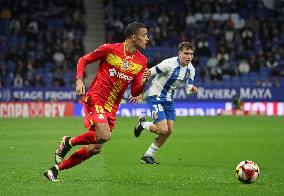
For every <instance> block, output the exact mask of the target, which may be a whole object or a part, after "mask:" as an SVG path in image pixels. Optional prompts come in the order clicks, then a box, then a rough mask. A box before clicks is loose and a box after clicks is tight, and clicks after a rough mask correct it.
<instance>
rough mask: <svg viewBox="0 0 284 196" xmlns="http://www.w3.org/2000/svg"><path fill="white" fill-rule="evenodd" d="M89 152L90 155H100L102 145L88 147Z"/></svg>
mask: <svg viewBox="0 0 284 196" xmlns="http://www.w3.org/2000/svg"><path fill="white" fill-rule="evenodd" d="M86 148H87V152H88V153H89V154H90V155H96V154H100V153H101V151H102V145H92V144H91V145H87V147H86Z"/></svg>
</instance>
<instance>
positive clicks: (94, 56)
mask: <svg viewBox="0 0 284 196" xmlns="http://www.w3.org/2000/svg"><path fill="white" fill-rule="evenodd" d="M109 50H110V48H109V44H103V45H101V46H100V47H99V48H97V49H96V50H95V51H93V52H91V53H89V54H86V55H84V56H82V57H81V58H80V59H79V60H78V63H77V74H76V78H83V75H84V72H85V69H86V66H87V65H88V64H90V63H92V62H95V61H98V60H103V59H104V58H105V57H106V56H107V54H108V53H109Z"/></svg>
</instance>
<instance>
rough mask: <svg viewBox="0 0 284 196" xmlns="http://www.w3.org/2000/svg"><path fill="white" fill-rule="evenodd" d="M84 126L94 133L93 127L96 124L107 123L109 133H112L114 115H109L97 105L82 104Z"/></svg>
mask: <svg viewBox="0 0 284 196" xmlns="http://www.w3.org/2000/svg"><path fill="white" fill-rule="evenodd" d="M84 112H85V119H84V126H85V127H86V128H87V129H88V130H90V131H94V128H93V125H94V124H97V123H107V124H108V125H109V128H110V131H112V129H113V127H114V122H115V120H116V119H115V117H116V113H111V112H108V111H106V110H105V109H104V108H103V107H102V106H101V105H99V104H89V103H86V102H85V103H84Z"/></svg>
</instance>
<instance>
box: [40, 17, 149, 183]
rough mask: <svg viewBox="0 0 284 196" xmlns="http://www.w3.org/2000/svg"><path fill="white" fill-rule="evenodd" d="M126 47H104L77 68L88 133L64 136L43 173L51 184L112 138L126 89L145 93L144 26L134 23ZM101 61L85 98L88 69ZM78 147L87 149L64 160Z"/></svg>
mask: <svg viewBox="0 0 284 196" xmlns="http://www.w3.org/2000/svg"><path fill="white" fill-rule="evenodd" d="M125 36H126V40H125V42H124V43H115V44H103V45H102V46H100V47H99V48H97V49H96V50H95V51H94V52H91V53H89V54H87V55H85V56H83V57H81V58H80V59H79V61H78V64H77V76H76V93H77V95H80V96H83V102H84V111H85V119H84V126H85V127H86V128H87V129H88V131H87V132H85V133H83V134H81V135H78V136H76V137H69V136H64V137H63V138H62V139H61V141H60V144H59V146H58V148H57V150H56V152H55V163H56V165H54V166H53V167H51V168H50V169H48V170H46V171H45V172H44V176H45V177H46V178H47V179H48V180H51V181H56V180H57V175H58V172H59V171H61V170H65V169H69V168H71V167H74V166H76V165H78V164H80V163H82V162H83V161H85V160H87V159H89V158H90V157H92V156H94V155H96V154H99V153H100V152H101V150H102V145H103V144H104V143H105V142H107V141H108V140H109V139H110V138H111V132H112V129H113V127H114V122H115V118H116V112H117V110H118V107H119V104H120V102H121V98H122V95H123V93H124V92H125V89H126V88H127V86H128V85H129V84H130V83H131V94H132V96H138V95H140V94H141V93H142V91H143V87H144V84H145V82H146V80H148V79H149V77H150V71H149V70H148V69H147V59H146V57H145V56H144V55H142V54H141V53H140V52H139V51H138V50H139V49H145V48H146V45H147V42H148V41H149V39H148V35H147V28H146V26H145V25H144V24H142V23H138V22H133V23H130V24H129V25H128V26H127V28H126V30H125ZM94 61H100V65H99V69H98V73H97V75H96V77H95V78H94V81H93V82H92V84H91V86H90V88H89V90H88V92H87V93H86V94H85V85H84V83H83V74H84V71H85V68H86V65H87V64H89V63H92V62H94ZM77 145H85V146H84V147H82V148H80V149H79V150H77V151H76V152H75V153H74V154H72V155H71V156H69V157H68V158H67V159H65V160H64V157H65V155H66V154H67V153H68V151H69V150H70V149H71V148H72V147H73V146H77Z"/></svg>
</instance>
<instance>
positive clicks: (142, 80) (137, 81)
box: [131, 60, 151, 97]
mask: <svg viewBox="0 0 284 196" xmlns="http://www.w3.org/2000/svg"><path fill="white" fill-rule="evenodd" d="M146 67H147V60H145V64H144V66H143V69H142V70H141V71H140V72H139V73H138V74H137V76H135V77H134V79H133V81H132V83H131V95H132V97H137V96H139V95H140V94H141V93H142V92H143V90H144V86H145V84H146V82H147V81H148V80H149V78H150V75H151V72H150V70H149V69H148V68H146Z"/></svg>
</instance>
